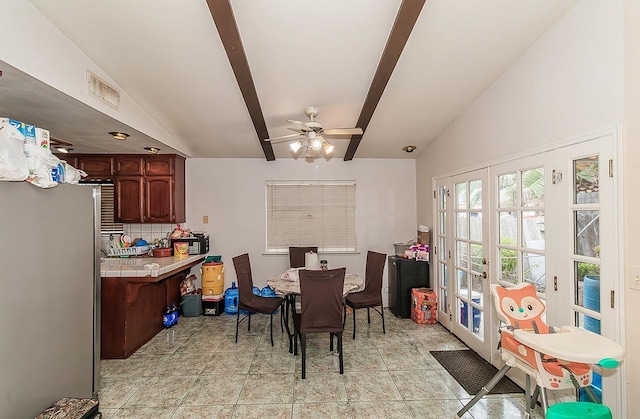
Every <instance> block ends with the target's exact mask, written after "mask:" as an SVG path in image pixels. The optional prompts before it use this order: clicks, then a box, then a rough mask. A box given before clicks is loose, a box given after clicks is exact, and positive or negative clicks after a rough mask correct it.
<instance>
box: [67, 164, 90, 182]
mask: <svg viewBox="0 0 640 419" xmlns="http://www.w3.org/2000/svg"><path fill="white" fill-rule="evenodd" d="M61 163H62V164H63V165H64V183H71V184H72V185H77V184H78V182H80V179H82V178H83V177H86V176H87V174H86V173H85V172H84V170H80V169H76V168H75V167H73V166H71V165H70V164H69V163H67V162H66V161H64V160H62V161H61Z"/></svg>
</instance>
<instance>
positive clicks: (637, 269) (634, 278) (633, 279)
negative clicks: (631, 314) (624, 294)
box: [627, 266, 640, 291]
mask: <svg viewBox="0 0 640 419" xmlns="http://www.w3.org/2000/svg"><path fill="white" fill-rule="evenodd" d="M627 273H628V275H629V288H631V289H632V290H638V291H640V266H629V267H628V268H627Z"/></svg>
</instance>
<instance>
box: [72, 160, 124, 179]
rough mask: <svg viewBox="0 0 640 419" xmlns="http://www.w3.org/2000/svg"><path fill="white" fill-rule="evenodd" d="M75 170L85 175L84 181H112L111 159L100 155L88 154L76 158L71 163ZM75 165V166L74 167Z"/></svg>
mask: <svg viewBox="0 0 640 419" xmlns="http://www.w3.org/2000/svg"><path fill="white" fill-rule="evenodd" d="M69 163H70V164H71V165H72V166H74V167H75V168H77V169H80V170H83V171H84V172H86V173H87V177H86V178H83V179H86V180H95V179H101V180H106V179H113V157H111V156H104V155H100V154H89V155H82V156H78V157H76V159H75V161H74V162H73V163H71V162H69ZM74 163H75V165H74Z"/></svg>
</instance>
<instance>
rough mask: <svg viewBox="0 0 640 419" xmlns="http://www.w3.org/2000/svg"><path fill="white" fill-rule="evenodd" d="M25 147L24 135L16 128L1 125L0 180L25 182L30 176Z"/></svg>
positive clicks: (5, 124)
mask: <svg viewBox="0 0 640 419" xmlns="http://www.w3.org/2000/svg"><path fill="white" fill-rule="evenodd" d="M23 145H24V135H22V133H20V131H18V129H17V128H16V127H14V126H13V125H11V124H9V123H8V122H7V123H3V124H2V123H0V180H5V181H23V180H25V179H26V178H27V176H29V168H28V167H27V158H26V156H25V155H24V150H23V148H22V147H23Z"/></svg>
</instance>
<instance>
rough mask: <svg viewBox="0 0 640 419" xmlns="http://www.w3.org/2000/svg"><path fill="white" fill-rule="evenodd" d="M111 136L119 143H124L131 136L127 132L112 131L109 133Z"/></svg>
mask: <svg viewBox="0 0 640 419" xmlns="http://www.w3.org/2000/svg"><path fill="white" fill-rule="evenodd" d="M109 135H111V136H113V138H114V139H116V140H118V141H124V140H126V139H127V137H129V136H130V135H129V134H127V133H125V132H117V131H111V132H110V133H109Z"/></svg>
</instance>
